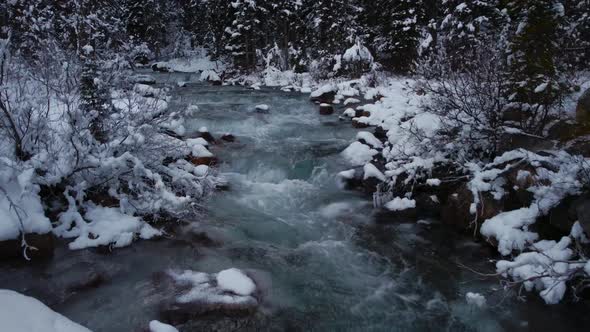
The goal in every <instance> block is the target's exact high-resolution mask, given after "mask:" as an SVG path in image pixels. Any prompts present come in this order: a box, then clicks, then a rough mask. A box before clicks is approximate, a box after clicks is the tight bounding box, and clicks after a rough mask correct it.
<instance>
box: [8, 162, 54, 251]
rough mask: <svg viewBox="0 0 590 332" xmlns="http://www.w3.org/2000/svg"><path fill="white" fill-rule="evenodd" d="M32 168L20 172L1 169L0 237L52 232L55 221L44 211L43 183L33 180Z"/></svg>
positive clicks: (10, 237)
mask: <svg viewBox="0 0 590 332" xmlns="http://www.w3.org/2000/svg"><path fill="white" fill-rule="evenodd" d="M33 176H34V170H33V169H32V168H30V169H27V170H25V171H23V172H22V173H20V174H16V172H15V171H14V170H12V169H10V168H8V167H7V168H6V169H3V170H2V171H0V185H2V187H1V188H2V189H3V190H2V191H0V241H4V240H11V239H16V238H17V237H18V236H19V235H20V234H21V232H22V231H24V233H37V234H46V233H49V232H51V222H50V221H49V219H48V218H47V217H45V213H44V211H43V206H42V205H41V199H40V198H39V194H38V193H39V186H37V185H34V184H33Z"/></svg>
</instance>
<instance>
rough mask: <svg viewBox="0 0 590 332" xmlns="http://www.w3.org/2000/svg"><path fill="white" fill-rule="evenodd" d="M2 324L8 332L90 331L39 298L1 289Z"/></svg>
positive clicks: (0, 316) (0, 321)
mask: <svg viewBox="0 0 590 332" xmlns="http://www.w3.org/2000/svg"><path fill="white" fill-rule="evenodd" d="M0 308H1V310H0V325H1V328H0V329H1V330H2V331H6V332H90V330H89V329H87V328H85V327H83V326H81V325H79V324H76V323H74V322H72V321H71V320H69V319H68V318H66V317H64V316H62V315H61V314H59V313H57V312H55V311H53V310H51V309H50V308H49V307H47V306H46V305H45V304H43V303H41V302H40V301H39V300H37V299H34V298H32V297H29V296H25V295H22V294H19V293H17V292H14V291H12V290H7V289H0Z"/></svg>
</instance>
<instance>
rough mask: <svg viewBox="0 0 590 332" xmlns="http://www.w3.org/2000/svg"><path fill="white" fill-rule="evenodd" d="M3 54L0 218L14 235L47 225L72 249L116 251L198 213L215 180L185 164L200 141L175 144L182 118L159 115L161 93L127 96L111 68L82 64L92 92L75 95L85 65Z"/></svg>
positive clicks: (126, 83) (71, 59)
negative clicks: (166, 220)
mask: <svg viewBox="0 0 590 332" xmlns="http://www.w3.org/2000/svg"><path fill="white" fill-rule="evenodd" d="M5 50H6V48H5V47H4V48H2V51H5ZM4 54H5V56H3V57H0V59H2V60H1V61H2V66H0V67H2V68H3V72H2V75H0V77H1V79H2V81H0V140H1V142H2V143H1V145H0V166H1V168H2V169H3V170H4V169H6V170H10V172H9V173H7V172H3V173H2V177H1V178H0V189H1V190H0V203H1V204H0V208H1V210H0V213H1V214H2V215H6V216H11V217H10V220H13V221H15V222H14V223H16V222H17V221H18V222H19V223H18V224H17V225H12V226H15V227H16V229H17V230H18V232H17V233H18V234H17V235H19V234H23V233H25V232H29V231H31V230H33V231H34V230H37V229H40V228H43V227H45V228H46V226H47V225H48V224H47V217H51V219H52V220H51V221H52V223H53V232H54V233H55V234H56V235H58V236H63V237H75V238H76V240H75V241H74V242H73V243H72V244H71V245H70V247H72V248H83V247H86V246H95V245H110V244H114V245H115V246H122V245H127V244H129V243H130V242H131V241H132V240H133V238H134V237H136V236H138V237H141V238H149V237H152V236H154V235H157V234H159V233H160V232H159V231H157V230H155V229H153V228H151V227H150V226H149V225H147V223H146V221H145V220H146V219H149V220H157V219H158V216H168V217H171V216H174V217H175V218H179V217H182V216H184V215H186V214H193V213H195V212H196V211H197V210H198V208H199V207H198V206H199V203H198V200H199V199H200V198H202V197H203V196H204V195H205V194H206V193H207V192H208V190H209V189H210V188H212V187H214V186H215V180H214V178H213V177H210V171H209V170H208V169H205V170H204V169H203V167H207V166H197V165H195V164H193V163H192V160H193V158H199V157H203V154H205V153H206V154H208V155H211V154H210V152H209V151H208V150H207V148H206V145H207V142H206V141H204V140H201V139H192V140H184V139H182V135H184V134H185V131H186V129H185V128H184V125H183V123H184V118H185V117H186V116H189V114H184V113H183V112H173V111H172V110H170V109H168V98H167V97H166V94H165V91H158V93H152V94H144V93H143V92H142V91H139V90H141V89H139V90H138V89H137V88H135V89H134V88H133V82H132V81H131V80H129V79H127V77H128V75H129V74H130V72H128V71H126V70H122V67H121V66H119V65H116V63H117V60H116V59H115V61H98V60H88V59H87V60H88V61H96V62H95V66H96V67H97V68H98V67H100V68H101V70H97V71H88V72H86V73H85V75H95V76H94V77H93V78H92V77H89V80H88V81H90V82H91V83H92V84H90V85H81V84H80V81H79V80H78V78H79V77H80V73H81V72H82V68H83V67H84V66H85V65H84V66H83V65H81V63H80V61H79V60H78V59H77V57H75V56H70V55H68V54H67V53H65V52H59V50H56V52H55V53H53V54H51V55H49V54H46V55H45V56H47V61H46V63H45V67H43V68H36V67H34V65H32V64H30V63H26V62H25V61H23V60H22V59H20V58H19V57H11V56H10V54H8V53H4ZM96 86H103V87H105V88H106V91H107V95H106V96H104V95H103V96H100V98H105V99H101V102H100V103H101V107H103V106H106V107H105V108H104V109H105V110H108V112H107V113H104V114H102V115H101V116H100V117H97V114H98V113H97V112H96V111H95V109H94V103H92V102H91V103H89V102H88V100H89V99H88V98H92V99H90V100H98V99H94V98H96V96H98V95H97V94H96V92H93V90H92V89H93V88H94V87H96ZM81 87H83V88H86V89H89V90H87V92H85V94H81ZM147 95H150V96H147ZM106 103H108V105H106ZM82 106H84V107H82ZM97 121H98V124H96V123H97ZM95 126H100V133H101V135H100V136H97V132H96V131H95V130H93V128H95ZM99 138H100V140H99ZM211 156H212V155H211ZM40 188H41V192H42V193H41V194H40ZM42 206H43V207H45V209H46V211H47V215H46V216H45V215H44V213H43V208H41V207H42ZM105 209H107V210H105ZM21 212H22V213H21ZM14 223H13V224H14Z"/></svg>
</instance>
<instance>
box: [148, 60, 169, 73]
mask: <svg viewBox="0 0 590 332" xmlns="http://www.w3.org/2000/svg"><path fill="white" fill-rule="evenodd" d="M152 70H153V71H156V72H161V73H168V72H170V71H171V70H170V68H169V67H168V65H167V64H166V63H164V62H156V63H154V64H152Z"/></svg>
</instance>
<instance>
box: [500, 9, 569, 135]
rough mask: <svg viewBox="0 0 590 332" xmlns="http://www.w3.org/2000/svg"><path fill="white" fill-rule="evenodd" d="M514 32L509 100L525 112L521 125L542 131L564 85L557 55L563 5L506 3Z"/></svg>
mask: <svg viewBox="0 0 590 332" xmlns="http://www.w3.org/2000/svg"><path fill="white" fill-rule="evenodd" d="M508 11H509V14H510V16H511V20H512V26H511V29H512V30H513V36H512V38H511V42H510V45H509V54H508V65H509V72H508V74H507V81H508V84H509V88H508V91H510V92H509V93H510V95H509V96H508V97H509V100H510V101H512V102H513V105H514V106H515V107H516V108H517V109H519V110H520V111H522V112H525V113H527V114H528V119H529V120H528V121H526V123H523V124H522V126H523V129H525V130H527V131H529V132H532V133H538V134H539V133H541V132H542V130H543V128H544V126H545V125H546V124H547V122H548V115H549V113H550V112H551V110H552V107H553V106H555V105H556V104H557V103H559V102H560V100H561V97H562V96H563V93H564V91H565V89H566V86H565V83H564V81H563V80H562V78H563V72H562V70H563V68H560V66H559V61H558V56H559V52H560V44H559V41H560V40H561V39H562V32H563V29H564V26H563V22H564V20H563V15H564V7H563V5H562V4H561V3H560V2H559V1H557V0H514V1H511V2H510V3H509V4H508Z"/></svg>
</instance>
